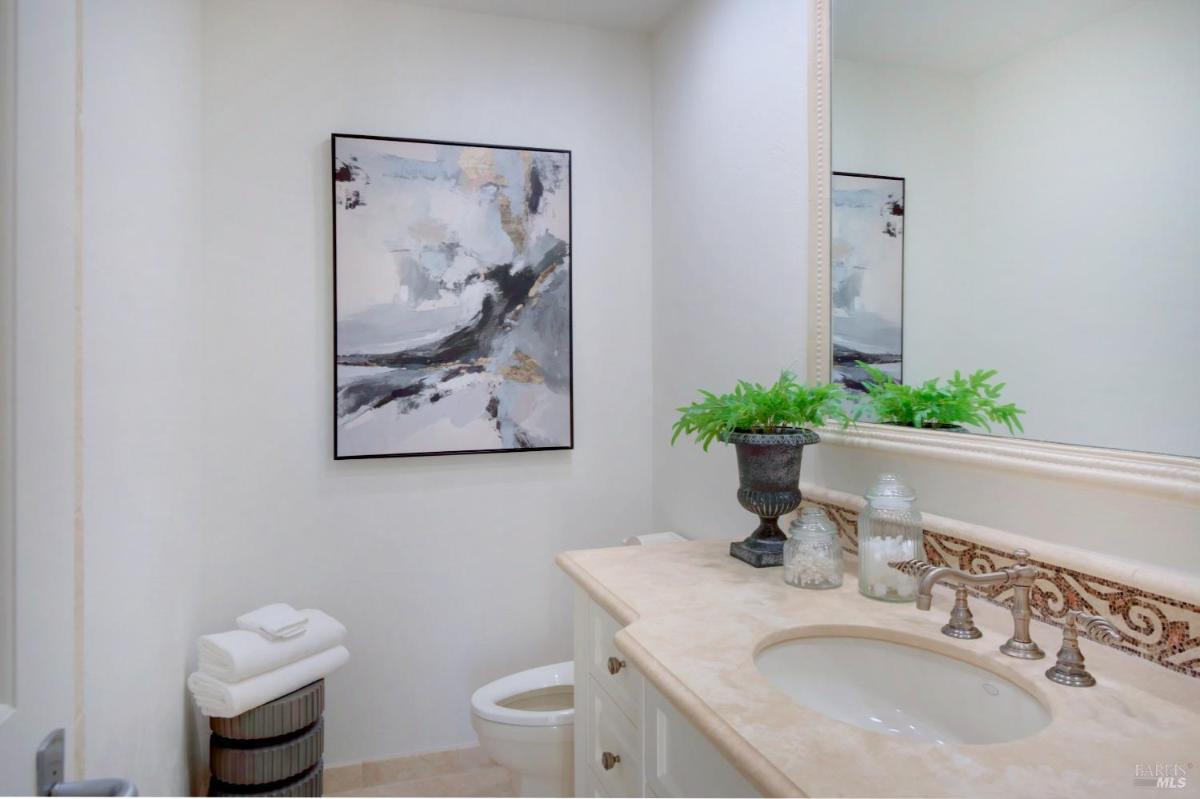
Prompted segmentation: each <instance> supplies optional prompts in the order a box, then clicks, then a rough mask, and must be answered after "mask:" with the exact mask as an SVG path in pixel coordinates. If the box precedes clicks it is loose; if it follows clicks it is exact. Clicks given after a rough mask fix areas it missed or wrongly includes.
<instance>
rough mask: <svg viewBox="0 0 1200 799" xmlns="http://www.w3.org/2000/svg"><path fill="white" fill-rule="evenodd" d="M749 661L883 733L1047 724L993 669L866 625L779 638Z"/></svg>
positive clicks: (950, 737)
mask: <svg viewBox="0 0 1200 799" xmlns="http://www.w3.org/2000/svg"><path fill="white" fill-rule="evenodd" d="M890 637H894V636H890ZM917 640H919V639H917ZM755 664H756V665H757V666H758V670H759V671H760V672H761V673H762V674H763V675H764V676H765V677H766V678H767V681H768V682H769V683H771V685H773V686H774V687H776V688H778V689H779V690H781V691H783V692H784V693H785V694H787V695H788V696H789V697H791V698H792V700H793V701H795V702H797V703H799V704H801V705H804V706H805V707H808V708H811V709H813V710H816V711H818V712H820V713H823V714H824V715H826V716H829V717H830V718H833V719H837V720H838V721H844V722H847V723H849V724H854V725H856V726H858V727H862V728H863V729H866V730H872V731H874V732H878V733H882V734H884V735H895V736H901V737H905V738H914V739H916V740H918V741H928V742H930V743H936V744H992V743H1002V742H1004V741H1012V740H1016V739H1018V738H1024V737H1026V736H1029V735H1032V734H1034V733H1036V732H1037V731H1038V730H1040V729H1042V728H1043V727H1045V726H1046V725H1047V724H1049V723H1050V714H1049V712H1048V711H1047V710H1046V708H1045V707H1043V706H1042V704H1041V702H1039V701H1038V700H1037V699H1036V698H1035V697H1034V696H1033V695H1032V694H1030V693H1028V692H1027V691H1025V690H1024V689H1022V688H1021V687H1019V686H1018V685H1017V684H1016V683H1013V682H1011V681H1009V680H1007V679H1005V678H1004V677H1001V676H999V675H997V674H996V673H995V672H992V671H989V670H988V669H985V668H981V667H980V666H976V665H973V664H971V663H968V662H966V661H965V660H960V659H958V658H956V657H949V656H947V655H943V654H940V653H938V652H933V651H930V650H929V649H924V648H921V647H920V646H919V645H911V646H910V645H908V644H904V643H897V642H895V641H891V640H882V639H880V638H873V637H870V634H869V630H864V631H863V632H862V633H861V634H860V633H858V632H855V633H851V634H845V635H828V634H822V635H818V636H812V637H801V638H793V639H789V640H786V641H781V642H779V643H776V644H772V645H770V646H767V647H766V648H764V649H763V650H762V651H760V652H759V653H758V655H756V656H755Z"/></svg>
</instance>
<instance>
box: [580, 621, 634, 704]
mask: <svg viewBox="0 0 1200 799" xmlns="http://www.w3.org/2000/svg"><path fill="white" fill-rule="evenodd" d="M590 616H591V618H590V619H589V620H588V637H589V641H588V643H589V644H590V645H591V646H590V647H589V649H591V661H590V663H589V664H588V671H589V672H590V673H591V675H592V676H593V677H595V678H596V682H597V684H599V685H600V687H602V688H603V689H604V690H605V691H608V693H609V695H610V696H611V697H612V698H613V699H614V700H616V703H617V704H618V705H619V706H620V708H621V710H622V711H624V713H625V715H626V716H628V717H629V720H630V721H632V722H633V723H634V725H635V726H639V727H640V726H641V724H642V675H641V674H639V673H638V671H637V669H635V668H634V667H633V666H632V665H630V664H627V663H626V662H625V656H624V655H622V654H621V653H620V652H619V651H618V650H617V646H616V644H614V643H613V636H614V635H616V634H617V631H618V630H620V629H621V626H620V625H619V624H617V622H616V620H615V619H614V618H613V617H612V616H609V615H608V614H607V613H605V612H604V611H603V610H601V609H600V607H599V606H598V605H596V604H594V603H593V604H592V606H591V614H590Z"/></svg>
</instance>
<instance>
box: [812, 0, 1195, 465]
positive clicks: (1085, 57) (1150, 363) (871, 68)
mask: <svg viewBox="0 0 1200 799" xmlns="http://www.w3.org/2000/svg"><path fill="white" fill-rule="evenodd" d="M816 14H817V26H816V28H815V33H814V36H815V37H816V41H815V42H814V47H813V52H814V58H815V62H814V65H813V67H814V73H813V74H814V79H813V80H814V84H815V92H814V94H813V96H812V97H810V103H812V104H813V110H815V112H816V113H815V114H814V115H813V119H814V125H816V126H817V128H816V129H815V130H814V133H815V142H816V145H815V153H814V156H813V165H814V170H815V171H818V172H819V175H818V178H817V180H816V191H815V196H816V198H817V200H818V204H817V208H816V209H815V210H814V212H813V213H814V220H813V223H814V227H813V228H812V229H813V233H814V236H815V237H820V239H821V240H820V241H818V242H814V245H813V258H814V270H815V277H814V282H813V288H814V295H815V299H814V300H813V301H814V303H815V304H816V305H815V308H814V310H815V313H814V314H813V315H812V320H813V321H812V324H813V326H814V329H813V333H812V338H813V342H814V346H813V348H812V350H811V356H812V358H811V360H813V361H815V362H816V366H815V369H814V373H813V374H810V377H818V378H820V377H826V378H828V379H841V380H843V381H845V382H847V383H848V384H850V385H852V386H853V385H855V384H856V383H859V382H861V381H862V379H863V378H864V377H865V374H864V373H863V371H862V369H861V368H860V367H858V366H857V365H856V362H857V361H860V360H865V361H867V362H870V363H872V364H874V365H875V366H876V367H877V368H880V369H882V370H884V371H885V372H886V373H889V374H891V375H893V376H895V377H896V378H899V379H901V380H902V382H903V383H905V384H916V383H921V382H923V381H925V380H928V379H931V378H935V377H937V378H943V379H945V378H947V377H949V376H952V375H953V374H954V372H955V370H962V371H963V372H964V373H968V372H973V371H975V370H978V369H989V370H990V369H994V370H997V372H998V380H1000V381H1003V382H1004V383H1005V384H1006V386H1005V388H1004V392H1003V398H1004V399H1005V400H1006V401H1012V402H1014V403H1016V405H1018V406H1019V407H1020V408H1022V409H1024V410H1025V414H1024V415H1023V416H1022V417H1021V419H1022V421H1023V424H1024V431H1023V432H1020V431H1018V432H1017V436H1018V437H1020V438H1023V439H1029V440H1032V441H1041V442H1056V443H1058V444H1067V445H1085V446H1088V447H1101V448H1107V449H1110V450H1132V451H1138V452H1145V453H1160V454H1165V455H1175V456H1188V457H1192V458H1194V457H1197V456H1200V416H1198V415H1197V408H1198V401H1197V397H1200V368H1198V367H1200V218H1198V217H1197V211H1196V202H1197V201H1196V196H1197V188H1198V187H1200V144H1198V143H1200V2H1196V0H1055V2H1052V3H1047V2H1044V0H1007V2H1004V3H979V2H973V1H972V0H906V1H905V2H903V3H899V2H895V0H827V2H818V4H817V10H816ZM822 37H823V38H822ZM823 69H827V72H825V71H823ZM825 126H827V127H825ZM822 128H824V129H822ZM822 133H824V134H826V135H827V136H828V138H827V139H826V138H824V137H823V136H822V135H821V134H822ZM826 175H831V177H827V178H826V177H823V176H826ZM822 180H825V181H827V182H825V183H822ZM822 372H824V374H821V373H822ZM866 427H867V428H875V427H876V426H875V425H867V426H866ZM878 427H880V428H881V427H883V426H882V425H880V426H878ZM970 431H971V432H972V433H986V432H987V431H985V430H983V429H982V428H976V427H972V428H971V430H970ZM869 432H870V431H869V430H868V434H869ZM913 432H914V433H916V432H917V431H913ZM991 432H992V434H993V435H997V436H1005V437H1007V436H1008V432H1007V431H1006V430H1005V428H1004V426H1003V425H999V426H996V425H993V429H992V431H991ZM890 434H891V432H890V431H884V432H883V433H882V434H881V435H890ZM926 435H928V434H926ZM934 435H939V436H941V438H942V439H944V438H946V437H947V436H948V434H946V433H941V434H934ZM960 437H961V438H963V439H972V440H974V441H979V439H978V438H977V437H975V436H960ZM947 446H958V447H960V448H961V447H964V446H967V445H965V444H956V445H947ZM1047 451H1049V450H1047ZM1139 457H1140V456H1139Z"/></svg>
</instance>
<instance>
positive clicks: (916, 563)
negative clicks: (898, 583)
mask: <svg viewBox="0 0 1200 799" xmlns="http://www.w3.org/2000/svg"><path fill="white" fill-rule="evenodd" d="M888 565H889V566H891V567H892V568H893V569H895V570H896V571H898V572H900V573H901V574H907V575H908V576H909V577H916V578H917V579H918V580H919V579H921V578H922V577H924V576H925V575H926V574H928V573H929V572H931V571H933V570H934V569H936V568H937V567H936V566H934V565H933V564H932V563H929V562H928V561H924V560H889V561H888Z"/></svg>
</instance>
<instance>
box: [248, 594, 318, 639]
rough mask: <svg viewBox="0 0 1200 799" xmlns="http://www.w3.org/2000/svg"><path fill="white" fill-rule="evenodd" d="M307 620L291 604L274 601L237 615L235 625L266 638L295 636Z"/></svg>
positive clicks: (299, 633)
mask: <svg viewBox="0 0 1200 799" xmlns="http://www.w3.org/2000/svg"><path fill="white" fill-rule="evenodd" d="M307 624H308V620H307V619H306V618H304V614H302V613H301V612H300V611H298V610H296V609H295V608H294V607H292V606H291V605H287V604H284V603H283V602H276V603H275V604H273V605H264V606H262V607H261V608H259V609H258V610H252V611H250V612H249V613H243V614H242V615H241V616H238V617H237V626H238V627H240V628H241V629H243V630H249V631H250V632H255V633H258V634H260V635H262V636H264V637H266V638H271V639H276V638H295V637H296V636H298V635H301V634H302V633H303V632H304V628H305V626H306V625H307Z"/></svg>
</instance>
